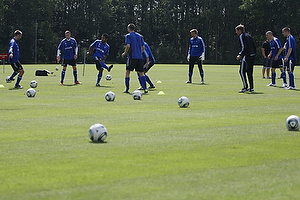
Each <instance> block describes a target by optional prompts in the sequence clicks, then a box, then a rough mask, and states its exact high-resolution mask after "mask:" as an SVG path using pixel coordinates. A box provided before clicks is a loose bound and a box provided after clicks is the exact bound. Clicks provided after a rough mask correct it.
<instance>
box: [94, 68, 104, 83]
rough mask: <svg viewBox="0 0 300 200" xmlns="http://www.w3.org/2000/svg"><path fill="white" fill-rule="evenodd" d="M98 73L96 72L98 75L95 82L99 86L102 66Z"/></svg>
mask: <svg viewBox="0 0 300 200" xmlns="http://www.w3.org/2000/svg"><path fill="white" fill-rule="evenodd" d="M98 71H99V73H98V76H97V83H96V86H97V87H100V84H99V83H100V80H101V78H102V74H103V68H100V69H99V70H98Z"/></svg>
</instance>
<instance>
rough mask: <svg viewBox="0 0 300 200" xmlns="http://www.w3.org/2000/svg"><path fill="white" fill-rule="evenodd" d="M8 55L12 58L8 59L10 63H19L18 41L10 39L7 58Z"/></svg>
mask: <svg viewBox="0 0 300 200" xmlns="http://www.w3.org/2000/svg"><path fill="white" fill-rule="evenodd" d="M10 54H13V58H12V59H10V58H9V59H8V60H9V61H10V62H11V63H16V62H18V61H19V56H20V49H19V44H18V40H16V39H15V38H12V39H11V40H10V42H9V49H8V56H9V55H10Z"/></svg>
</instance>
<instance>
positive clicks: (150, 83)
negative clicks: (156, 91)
mask: <svg viewBox="0 0 300 200" xmlns="http://www.w3.org/2000/svg"><path fill="white" fill-rule="evenodd" d="M145 76H146V81H147V83H149V85H150V86H151V87H152V86H153V83H152V82H151V80H150V78H149V76H148V75H146V74H145Z"/></svg>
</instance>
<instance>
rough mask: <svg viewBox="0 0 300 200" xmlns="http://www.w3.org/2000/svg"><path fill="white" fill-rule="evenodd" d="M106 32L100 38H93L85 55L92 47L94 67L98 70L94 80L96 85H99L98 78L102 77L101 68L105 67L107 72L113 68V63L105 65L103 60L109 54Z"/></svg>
mask: <svg viewBox="0 0 300 200" xmlns="http://www.w3.org/2000/svg"><path fill="white" fill-rule="evenodd" d="M107 40H108V34H107V33H104V34H103V35H102V36H101V40H95V41H94V42H93V43H92V44H91V45H90V47H89V50H88V52H87V55H89V54H91V51H92V49H94V55H93V59H94V61H95V63H96V68H97V70H98V71H99V73H98V78H97V82H96V87H100V84H99V83H100V80H101V78H102V74H103V69H107V71H108V72H110V70H111V69H112V68H113V65H110V66H109V67H107V65H106V64H105V60H106V58H107V56H108V54H109V48H110V47H109V45H108V44H107Z"/></svg>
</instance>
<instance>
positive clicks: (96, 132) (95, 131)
mask: <svg viewBox="0 0 300 200" xmlns="http://www.w3.org/2000/svg"><path fill="white" fill-rule="evenodd" d="M89 137H90V139H91V140H92V141H93V142H104V140H105V139H106V137H107V129H106V128H105V126H103V125H102V124H94V125H92V126H91V127H90V130H89Z"/></svg>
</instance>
